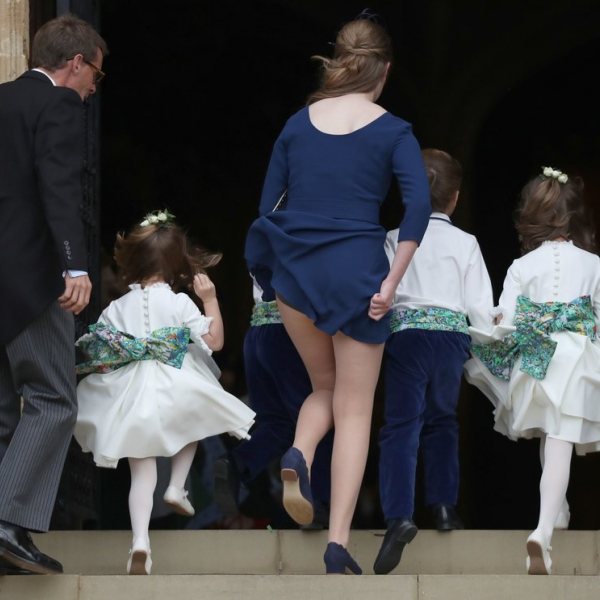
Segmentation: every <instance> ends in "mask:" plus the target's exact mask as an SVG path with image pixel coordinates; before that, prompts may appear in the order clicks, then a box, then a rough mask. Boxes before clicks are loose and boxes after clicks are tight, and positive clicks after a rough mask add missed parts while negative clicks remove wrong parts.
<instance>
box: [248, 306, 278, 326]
mask: <svg viewBox="0 0 600 600" xmlns="http://www.w3.org/2000/svg"><path fill="white" fill-rule="evenodd" d="M281 323H283V321H282V320H281V315H280V314H279V309H278V308H277V301H276V300H271V302H257V303H256V304H255V305H254V308H253V309H252V316H251V317H250V326H251V327H260V326H261V325H273V324H281Z"/></svg>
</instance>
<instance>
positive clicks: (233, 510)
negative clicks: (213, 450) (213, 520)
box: [214, 457, 241, 517]
mask: <svg viewBox="0 0 600 600" xmlns="http://www.w3.org/2000/svg"><path fill="white" fill-rule="evenodd" d="M214 478H215V504H216V505H217V506H218V507H219V510H220V511H221V512H222V513H223V516H225V517H235V516H236V515H238V514H239V513H240V510H239V505H238V501H239V495H240V486H241V483H240V474H239V472H238V469H237V467H236V465H235V462H234V461H233V460H232V459H231V458H226V457H221V458H218V459H217V460H216V461H215V464H214Z"/></svg>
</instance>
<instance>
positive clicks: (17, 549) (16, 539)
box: [0, 521, 63, 574]
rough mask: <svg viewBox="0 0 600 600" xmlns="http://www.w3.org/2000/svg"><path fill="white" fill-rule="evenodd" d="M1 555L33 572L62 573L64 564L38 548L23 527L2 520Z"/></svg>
mask: <svg viewBox="0 0 600 600" xmlns="http://www.w3.org/2000/svg"><path fill="white" fill-rule="evenodd" d="M0 555H1V556H2V558H3V559H4V561H5V562H8V563H10V564H11V565H12V566H13V567H17V568H18V569H25V570H26V571H29V572H31V573H42V574H44V573H62V572H63V567H62V565H61V564H60V563H59V562H58V561H57V560H54V559H53V558H50V557H49V556H48V555H47V554H44V553H43V552H40V550H38V548H36V546H35V544H34V543H33V540H32V539H31V536H30V535H29V532H28V531H27V530H26V529H23V527H19V526H18V525H12V524H11V523H6V522H4V521H0Z"/></svg>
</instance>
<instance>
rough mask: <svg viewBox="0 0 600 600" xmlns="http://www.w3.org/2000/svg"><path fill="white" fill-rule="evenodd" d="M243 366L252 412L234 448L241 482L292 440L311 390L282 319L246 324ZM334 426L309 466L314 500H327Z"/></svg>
mask: <svg viewBox="0 0 600 600" xmlns="http://www.w3.org/2000/svg"><path fill="white" fill-rule="evenodd" d="M244 367H245V371H246V384H247V386H248V394H249V398H250V406H251V407H252V410H254V411H255V412H256V424H255V426H254V428H253V430H252V432H251V434H252V438H251V439H250V440H249V441H247V442H243V443H241V444H239V445H238V446H237V447H236V448H235V449H234V451H233V456H234V459H235V461H236V463H237V466H238V469H239V471H240V473H241V474H242V478H243V479H244V480H245V481H252V479H254V478H255V477H256V476H257V475H258V474H259V473H261V471H263V470H264V469H266V468H267V467H268V466H269V464H270V463H271V462H272V461H273V460H274V459H276V458H280V457H281V455H282V454H283V453H284V452H285V451H286V450H287V449H288V448H289V447H290V446H291V445H292V443H293V441H294V433H295V430H296V421H297V420H298V412H299V411H300V407H301V406H302V403H303V402H304V400H305V398H306V397H307V396H308V395H309V394H310V393H311V392H312V387H311V385H310V380H309V378H308V373H307V372H306V369H305V367H304V364H303V363H302V359H301V358H300V355H299V354H298V352H297V351H296V348H295V346H294V344H293V343H292V341H291V340H290V338H289V336H288V334H287V332H286V331H285V328H284V326H283V325H281V324H271V325H260V326H257V327H250V329H249V330H248V332H247V333H246V336H245V338H244ZM332 447H333V431H330V432H329V433H328V434H327V435H326V436H325V438H323V440H322V441H321V443H320V444H319V446H318V447H317V451H316V453H315V458H314V461H313V464H312V471H311V488H312V492H313V497H314V500H315V503H322V504H326V505H328V504H329V499H330V494H331V474H330V471H331V451H332Z"/></svg>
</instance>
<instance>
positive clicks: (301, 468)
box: [281, 447, 314, 525]
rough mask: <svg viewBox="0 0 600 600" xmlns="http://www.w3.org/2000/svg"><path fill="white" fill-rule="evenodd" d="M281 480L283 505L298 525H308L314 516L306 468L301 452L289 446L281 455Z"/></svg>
mask: <svg viewBox="0 0 600 600" xmlns="http://www.w3.org/2000/svg"><path fill="white" fill-rule="evenodd" d="M281 481H283V507H284V508H285V510H286V512H287V513H288V515H290V517H292V519H294V521H296V523H298V524H299V525H309V524H310V523H312V521H313V518H314V508H313V500H312V492H311V489H310V480H309V477H308V468H307V467H306V461H305V460H304V456H302V452H300V450H298V448H294V447H292V448H290V449H289V450H288V451H287V452H286V453H285V454H284V455H283V456H282V457H281Z"/></svg>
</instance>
